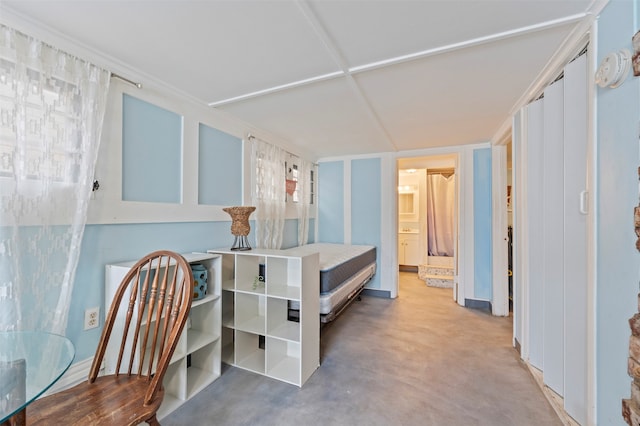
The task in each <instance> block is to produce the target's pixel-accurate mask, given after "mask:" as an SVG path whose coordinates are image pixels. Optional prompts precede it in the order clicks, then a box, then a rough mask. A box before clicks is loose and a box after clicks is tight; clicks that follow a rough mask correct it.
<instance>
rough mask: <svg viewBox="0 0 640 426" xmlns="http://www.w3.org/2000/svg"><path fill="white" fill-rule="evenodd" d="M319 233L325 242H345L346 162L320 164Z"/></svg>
mask: <svg viewBox="0 0 640 426" xmlns="http://www.w3.org/2000/svg"><path fill="white" fill-rule="evenodd" d="M318 188H320V189H319V194H318V235H319V236H320V238H321V239H322V242H324V243H338V244H342V243H343V242H344V162H342V161H332V162H327V163H320V165H319V166H318Z"/></svg>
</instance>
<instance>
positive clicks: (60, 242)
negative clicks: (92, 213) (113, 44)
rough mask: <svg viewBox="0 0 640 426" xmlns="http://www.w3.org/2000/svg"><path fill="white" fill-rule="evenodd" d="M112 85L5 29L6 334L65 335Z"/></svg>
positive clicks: (1, 163) (95, 71)
mask: <svg viewBox="0 0 640 426" xmlns="http://www.w3.org/2000/svg"><path fill="white" fill-rule="evenodd" d="M109 78H110V74H109V72H108V71H106V70H103V69H100V68H98V67H96V66H95V65H92V64H90V63H87V62H85V61H83V60H81V59H78V58H76V57H74V56H71V55H68V54H66V53H65V52H61V51H60V50H58V49H56V48H54V47H52V46H49V45H47V44H44V43H42V42H40V41H38V40H35V39H33V38H32V37H29V36H28V35H25V34H23V33H21V32H19V31H16V30H14V29H11V28H9V27H6V26H3V25H0V198H1V203H0V330H19V329H44V330H48V331H52V332H54V333H58V334H65V331H66V325H67V315H68V312H69V305H70V301H71V293H72V290H73V283H74V280H75V271H76V266H77V263H78V257H79V254H80V244H81V241H82V235H83V231H84V226H85V223H86V216H87V206H88V203H89V198H90V195H91V188H92V182H93V173H94V167H95V162H96V157H97V153H98V146H99V143H100V132H101V129H102V122H103V118H104V111H105V106H106V98H107V92H108V89H109ZM86 284H87V285H89V284H91V285H93V284H96V283H86Z"/></svg>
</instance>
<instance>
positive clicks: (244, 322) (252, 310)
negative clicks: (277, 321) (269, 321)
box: [234, 293, 265, 334]
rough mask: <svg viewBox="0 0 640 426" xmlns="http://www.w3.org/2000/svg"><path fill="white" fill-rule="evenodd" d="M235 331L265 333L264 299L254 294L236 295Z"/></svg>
mask: <svg viewBox="0 0 640 426" xmlns="http://www.w3.org/2000/svg"><path fill="white" fill-rule="evenodd" d="M235 300H236V304H235V321H234V325H235V328H236V330H242V331H249V332H252V333H258V334H264V333H265V316H264V314H265V297H264V296H260V295H256V294H246V293H236V295H235Z"/></svg>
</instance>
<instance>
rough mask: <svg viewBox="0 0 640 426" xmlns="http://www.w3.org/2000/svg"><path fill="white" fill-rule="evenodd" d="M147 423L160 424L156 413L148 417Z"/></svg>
mask: <svg viewBox="0 0 640 426" xmlns="http://www.w3.org/2000/svg"><path fill="white" fill-rule="evenodd" d="M147 424H148V425H149V426H160V422H158V419H157V418H156V415H155V414H154V415H153V416H151V417H150V418H148V419H147Z"/></svg>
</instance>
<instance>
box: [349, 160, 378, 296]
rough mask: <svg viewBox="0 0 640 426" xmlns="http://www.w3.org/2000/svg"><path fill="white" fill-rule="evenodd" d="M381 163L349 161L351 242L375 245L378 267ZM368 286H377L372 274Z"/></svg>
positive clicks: (376, 279) (376, 276) (375, 278)
mask: <svg viewBox="0 0 640 426" xmlns="http://www.w3.org/2000/svg"><path fill="white" fill-rule="evenodd" d="M381 178H382V163H381V160H380V158H369V159H363V160H353V161H352V162H351V242H352V244H368V245H374V246H376V248H377V250H376V256H377V259H376V260H377V262H378V266H380V265H381V262H380V253H381V252H382V250H381V240H382V239H381V227H382V213H381V212H382V197H381V192H382V180H381ZM367 287H368V288H380V274H379V273H376V275H374V277H373V279H372V280H371V282H369V283H368V284H367Z"/></svg>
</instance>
